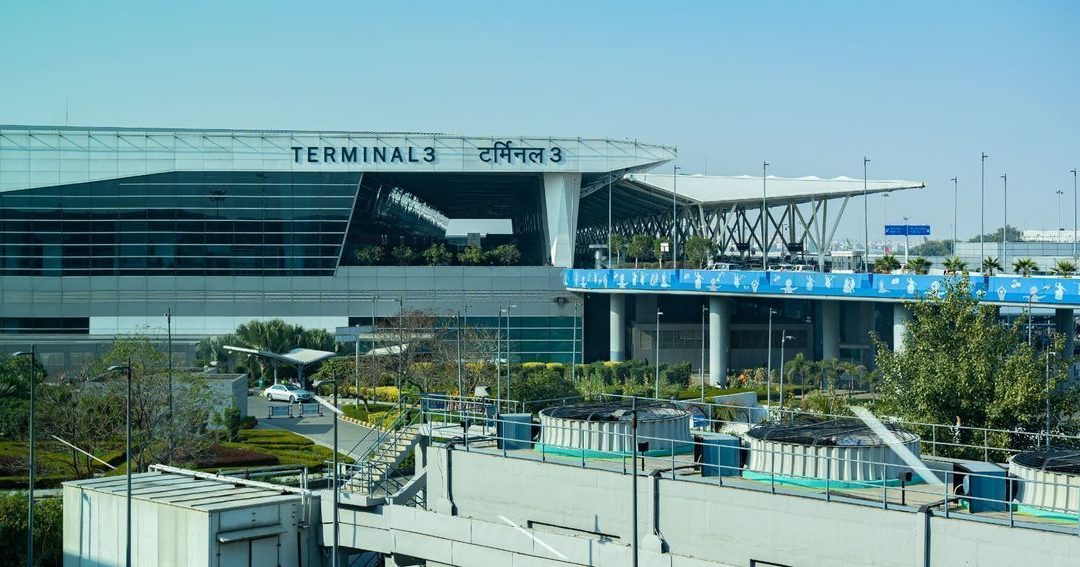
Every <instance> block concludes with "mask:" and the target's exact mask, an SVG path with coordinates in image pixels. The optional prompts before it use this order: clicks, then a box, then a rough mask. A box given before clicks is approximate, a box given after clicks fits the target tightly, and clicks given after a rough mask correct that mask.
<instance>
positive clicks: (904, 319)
mask: <svg viewBox="0 0 1080 567" xmlns="http://www.w3.org/2000/svg"><path fill="white" fill-rule="evenodd" d="M892 309H893V310H892V340H893V352H904V335H906V334H907V325H908V321H910V320H911V311H910V310H909V309H908V308H907V306H906V305H904V304H903V303H894V304H893V308H892Z"/></svg>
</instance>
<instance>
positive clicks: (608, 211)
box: [607, 173, 612, 268]
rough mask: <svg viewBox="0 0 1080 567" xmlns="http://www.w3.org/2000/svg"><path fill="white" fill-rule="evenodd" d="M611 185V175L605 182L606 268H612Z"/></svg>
mask: <svg viewBox="0 0 1080 567" xmlns="http://www.w3.org/2000/svg"><path fill="white" fill-rule="evenodd" d="M611 185H612V175H611V174H610V173H609V174H608V181H607V261H608V267H609V268H610V267H611V266H612V263H611Z"/></svg>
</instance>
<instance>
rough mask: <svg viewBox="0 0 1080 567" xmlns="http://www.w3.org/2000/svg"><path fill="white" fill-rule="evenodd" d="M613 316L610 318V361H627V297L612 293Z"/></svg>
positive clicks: (610, 297)
mask: <svg viewBox="0 0 1080 567" xmlns="http://www.w3.org/2000/svg"><path fill="white" fill-rule="evenodd" d="M608 298H609V299H610V301H611V315H610V316H609V317H608V337H609V338H608V344H609V345H610V347H609V348H608V350H609V352H610V354H609V355H608V360H613V361H617V362H621V361H623V360H626V296H625V295H622V294H620V293H610V294H608Z"/></svg>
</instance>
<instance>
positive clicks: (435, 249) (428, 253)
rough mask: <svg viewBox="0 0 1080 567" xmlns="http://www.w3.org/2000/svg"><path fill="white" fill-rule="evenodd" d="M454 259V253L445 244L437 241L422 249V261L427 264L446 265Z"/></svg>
mask: <svg viewBox="0 0 1080 567" xmlns="http://www.w3.org/2000/svg"><path fill="white" fill-rule="evenodd" d="M453 260H454V255H453V254H451V253H450V249H448V248H447V247H446V245H445V244H443V243H441V242H437V243H435V244H432V245H431V246H428V248H427V250H424V261H425V262H427V264H428V265H429V266H446V265H448V264H449V263H450V262H452V261H453Z"/></svg>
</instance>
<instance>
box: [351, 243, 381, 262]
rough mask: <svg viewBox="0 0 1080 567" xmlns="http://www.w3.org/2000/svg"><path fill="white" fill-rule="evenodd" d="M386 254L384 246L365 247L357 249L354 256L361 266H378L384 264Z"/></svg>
mask: <svg viewBox="0 0 1080 567" xmlns="http://www.w3.org/2000/svg"><path fill="white" fill-rule="evenodd" d="M384 254H385V252H384V251H383V248H382V246H364V247H361V248H357V249H356V252H354V254H353V255H354V256H355V258H356V263H357V264H360V265H361V266H377V265H379V264H381V263H382V259H383V255H384Z"/></svg>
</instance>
